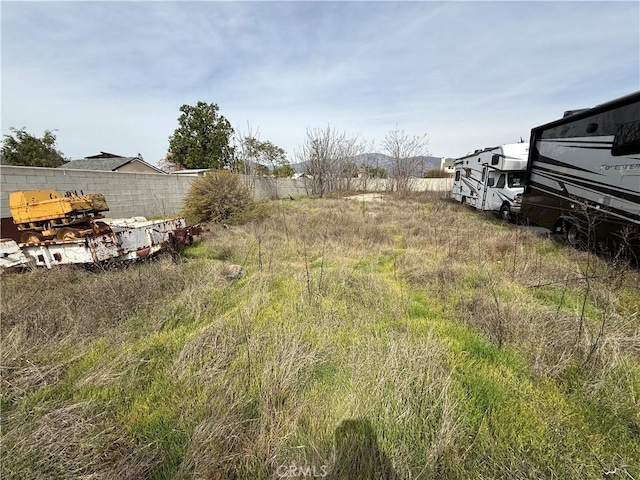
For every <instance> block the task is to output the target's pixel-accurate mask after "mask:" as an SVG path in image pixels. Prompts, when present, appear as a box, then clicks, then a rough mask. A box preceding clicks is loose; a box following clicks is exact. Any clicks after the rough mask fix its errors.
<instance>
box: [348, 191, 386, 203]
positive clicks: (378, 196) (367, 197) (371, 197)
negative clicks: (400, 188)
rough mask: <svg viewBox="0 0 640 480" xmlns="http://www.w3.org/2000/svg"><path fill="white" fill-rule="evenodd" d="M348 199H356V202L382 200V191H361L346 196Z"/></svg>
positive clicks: (383, 199)
mask: <svg viewBox="0 0 640 480" xmlns="http://www.w3.org/2000/svg"><path fill="white" fill-rule="evenodd" d="M347 198H348V199H349V200H357V201H358V202H384V201H385V194H384V193H361V194H360V195H353V196H351V197H347Z"/></svg>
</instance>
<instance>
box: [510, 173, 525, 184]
mask: <svg viewBox="0 0 640 480" xmlns="http://www.w3.org/2000/svg"><path fill="white" fill-rule="evenodd" d="M507 178H508V182H509V188H513V187H524V172H514V173H510V174H509V175H508V177H507Z"/></svg>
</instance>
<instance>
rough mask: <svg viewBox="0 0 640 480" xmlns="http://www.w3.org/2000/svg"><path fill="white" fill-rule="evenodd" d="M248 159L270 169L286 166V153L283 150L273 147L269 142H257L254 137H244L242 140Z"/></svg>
mask: <svg viewBox="0 0 640 480" xmlns="http://www.w3.org/2000/svg"><path fill="white" fill-rule="evenodd" d="M244 141H245V143H246V146H247V150H248V154H249V158H251V159H253V160H254V161H256V162H258V163H261V164H263V165H265V164H266V165H268V166H270V167H271V169H274V168H275V167H276V166H282V165H287V164H288V163H289V162H288V160H287V153H286V152H285V151H284V149H282V148H280V147H278V146H277V145H274V144H273V143H271V142H270V141H269V140H265V141H262V140H259V139H257V138H256V137H245V139H244Z"/></svg>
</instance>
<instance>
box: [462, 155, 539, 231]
mask: <svg viewBox="0 0 640 480" xmlns="http://www.w3.org/2000/svg"><path fill="white" fill-rule="evenodd" d="M528 156H529V144H528V143H513V144H508V145H500V146H498V147H493V148H485V149H484V150H476V151H475V152H474V153H472V154H469V155H466V156H464V157H461V158H458V159H457V160H456V161H455V174H454V177H453V190H452V192H451V196H452V198H453V199H454V200H457V201H458V202H461V203H464V204H466V205H470V206H472V207H473V208H476V209H478V210H487V211H493V212H496V213H498V214H499V215H500V217H501V218H503V219H505V220H508V219H509V218H511V217H512V216H515V215H518V214H519V213H520V202H521V201H522V193H523V192H524V179H525V172H526V169H527V160H528Z"/></svg>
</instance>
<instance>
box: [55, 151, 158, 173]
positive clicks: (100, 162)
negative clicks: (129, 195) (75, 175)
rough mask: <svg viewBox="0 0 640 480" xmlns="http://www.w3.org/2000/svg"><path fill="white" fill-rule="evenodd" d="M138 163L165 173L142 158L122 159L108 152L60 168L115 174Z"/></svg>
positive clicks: (72, 161) (73, 161)
mask: <svg viewBox="0 0 640 480" xmlns="http://www.w3.org/2000/svg"><path fill="white" fill-rule="evenodd" d="M136 161H137V162H139V163H142V164H144V165H146V166H147V167H149V168H151V169H153V170H155V171H156V172H158V173H164V172H163V171H162V170H160V169H159V168H157V167H154V166H153V165H150V164H149V163H147V162H145V161H144V160H143V159H142V158H141V157H121V156H119V155H115V154H112V153H106V152H100V155H93V156H91V157H85V158H81V159H79V160H71V161H70V162H67V163H65V164H64V165H61V166H60V167H58V168H64V169H73V170H102V171H107V172H113V171H115V170H117V169H118V168H120V167H122V166H124V165H126V164H128V163H131V162H136Z"/></svg>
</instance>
